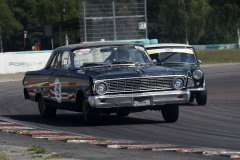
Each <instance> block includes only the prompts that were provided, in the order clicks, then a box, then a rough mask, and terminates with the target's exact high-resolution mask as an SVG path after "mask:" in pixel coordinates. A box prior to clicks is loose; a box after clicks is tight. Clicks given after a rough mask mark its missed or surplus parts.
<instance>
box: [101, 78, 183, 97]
mask: <svg viewBox="0 0 240 160" xmlns="http://www.w3.org/2000/svg"><path fill="white" fill-rule="evenodd" d="M177 77H179V76H166V77H163V76H161V77H136V78H120V79H109V80H105V81H104V82H105V83H106V84H107V93H121V92H139V91H157V90H170V89H173V87H172V82H173V80H174V79H175V78H177ZM182 78H183V80H184V82H186V81H185V79H186V77H182Z"/></svg>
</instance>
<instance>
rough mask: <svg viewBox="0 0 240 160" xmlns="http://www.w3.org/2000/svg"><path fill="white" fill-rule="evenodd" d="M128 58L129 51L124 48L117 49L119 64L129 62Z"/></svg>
mask: <svg viewBox="0 0 240 160" xmlns="http://www.w3.org/2000/svg"><path fill="white" fill-rule="evenodd" d="M129 58H130V51H129V50H128V49H127V48H125V47H121V48H118V60H119V62H121V61H126V62H128V61H129V60H130V59H129Z"/></svg>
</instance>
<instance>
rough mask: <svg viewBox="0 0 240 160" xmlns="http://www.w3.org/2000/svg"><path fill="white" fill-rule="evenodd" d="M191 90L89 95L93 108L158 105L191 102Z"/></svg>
mask: <svg viewBox="0 0 240 160" xmlns="http://www.w3.org/2000/svg"><path fill="white" fill-rule="evenodd" d="M189 98H190V91H189V90H174V91H161V92H145V93H132V94H115V95H96V96H89V97H88V102H89V104H90V106H91V107H93V108H116V107H117V108H118V107H141V106H157V105H165V104H178V103H187V102H189Z"/></svg>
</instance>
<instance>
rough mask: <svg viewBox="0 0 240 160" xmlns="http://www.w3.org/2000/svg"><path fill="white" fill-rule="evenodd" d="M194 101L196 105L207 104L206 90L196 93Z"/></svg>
mask: <svg viewBox="0 0 240 160" xmlns="http://www.w3.org/2000/svg"><path fill="white" fill-rule="evenodd" d="M196 100H197V104H198V105H205V104H206V103H207V90H205V91H201V92H198V93H196Z"/></svg>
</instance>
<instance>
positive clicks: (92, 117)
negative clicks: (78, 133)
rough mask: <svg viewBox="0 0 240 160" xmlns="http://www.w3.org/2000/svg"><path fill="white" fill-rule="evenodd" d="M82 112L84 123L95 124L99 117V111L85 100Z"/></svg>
mask: <svg viewBox="0 0 240 160" xmlns="http://www.w3.org/2000/svg"><path fill="white" fill-rule="evenodd" d="M82 114H83V122H84V124H86V125H92V124H95V122H96V120H97V117H98V113H97V111H94V110H93V109H92V108H91V107H90V105H89V104H88V103H85V102H83V105H82Z"/></svg>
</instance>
